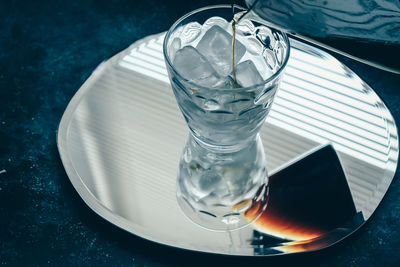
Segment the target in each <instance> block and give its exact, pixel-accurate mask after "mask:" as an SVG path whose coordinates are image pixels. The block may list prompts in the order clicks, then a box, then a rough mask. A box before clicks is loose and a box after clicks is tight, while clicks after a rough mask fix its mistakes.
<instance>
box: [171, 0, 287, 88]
mask: <svg viewBox="0 0 400 267" xmlns="http://www.w3.org/2000/svg"><path fill="white" fill-rule="evenodd" d="M234 6H235V8H238V9H241V10H243V11H245V10H246V9H245V8H244V7H241V6H239V5H234ZM224 8H229V9H231V8H232V6H231V5H227V4H225V5H211V6H205V7H202V8H198V9H195V10H193V11H191V12H189V13H186V14H185V15H183V16H182V17H180V18H179V19H178V20H177V21H175V23H174V24H172V26H171V27H170V28H169V30H168V32H167V33H166V35H165V37H164V42H163V54H164V59H165V61H166V63H167V65H168V66H169V67H170V69H171V70H172V71H173V72H174V74H175V75H177V76H178V77H179V78H180V79H182V80H184V81H185V82H186V83H188V84H189V85H192V86H193V87H194V88H199V89H204V90H213V91H224V92H238V91H246V90H249V89H255V88H258V87H260V86H263V85H265V84H267V83H269V82H270V81H272V80H274V79H275V78H276V77H278V76H279V75H280V74H281V73H282V71H283V69H284V68H285V66H286V65H287V62H288V61H289V55H290V41H289V38H288V37H287V35H286V34H285V33H284V32H283V31H280V30H278V29H276V28H273V27H270V26H267V27H268V28H270V29H274V30H276V31H278V32H279V33H280V34H282V36H283V39H284V40H285V42H286V43H287V52H286V55H285V58H284V60H283V63H282V65H281V66H280V67H279V69H278V70H277V71H276V72H274V73H273V74H272V75H271V76H270V77H268V79H266V80H264V81H263V82H262V83H258V84H254V85H251V86H247V87H240V88H213V87H207V86H203V85H199V84H196V83H195V82H192V81H190V80H188V79H187V78H185V77H183V76H182V75H181V74H180V73H179V72H178V71H177V70H176V69H175V67H174V66H173V64H172V62H171V60H170V58H169V56H168V53H167V42H168V40H169V38H170V36H171V34H172V32H173V31H174V30H175V29H176V28H177V26H178V25H179V24H180V23H181V22H182V21H183V20H185V19H186V18H188V17H190V16H192V15H194V14H197V13H200V12H203V11H207V10H210V9H224ZM265 26H266V25H265Z"/></svg>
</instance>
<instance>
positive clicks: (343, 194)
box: [57, 33, 398, 256]
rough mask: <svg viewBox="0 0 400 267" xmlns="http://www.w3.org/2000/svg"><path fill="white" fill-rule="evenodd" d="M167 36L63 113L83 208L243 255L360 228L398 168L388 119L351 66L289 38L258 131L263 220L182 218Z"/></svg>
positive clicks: (127, 55)
mask: <svg viewBox="0 0 400 267" xmlns="http://www.w3.org/2000/svg"><path fill="white" fill-rule="evenodd" d="M164 35H165V33H162V34H159V35H154V36H149V37H147V38H145V39H143V40H140V41H138V42H136V43H134V44H133V45H132V46H131V47H129V48H127V49H126V50H124V51H122V52H121V53H119V54H117V55H115V56H114V57H112V58H111V59H109V60H108V61H106V62H104V63H102V64H101V65H100V66H98V68H97V69H96V70H95V71H94V72H93V74H92V75H91V76H90V77H89V79H88V80H87V81H86V82H85V83H84V84H83V85H82V87H81V88H80V89H79V91H78V92H77V93H76V94H75V96H74V97H73V98H72V100H71V102H70V103H69V105H68V107H67V109H66V111H65V113H64V115H63V117H62V120H61V122H60V126H59V130H58V137H57V138H58V140H57V141H58V149H59V152H60V155H61V159H62V162H63V165H64V167H65V170H66V172H67V174H68V177H69V179H70V180H71V182H72V184H73V186H74V187H75V189H76V191H77V192H78V193H79V195H80V196H81V197H82V199H83V200H84V201H85V202H86V204H87V205H88V206H89V207H90V208H91V209H93V210H94V211H95V212H96V213H97V214H99V215H100V216H101V217H103V218H104V219H106V220H108V221H109V222H111V223H113V224H115V225H117V226H119V227H120V228H122V229H125V230H126V231H128V232H130V233H132V234H135V235H137V236H140V237H142V238H145V239H148V240H151V241H154V242H157V243H160V244H164V245H169V246H173V247H177V248H182V249H188V250H193V251H201V252H209V253H217V254H228V255H247V256H265V255H277V254H288V253H298V252H304V251H312V250H318V249H321V248H325V247H328V246H330V245H332V244H335V243H337V242H338V241H340V240H342V239H343V238H345V237H346V236H348V235H349V234H351V233H353V232H354V231H356V230H357V229H358V228H359V227H360V226H361V225H362V224H363V223H364V222H365V221H366V220H368V218H369V217H370V216H371V214H372V213H373V212H374V210H375V209H376V208H377V206H378V204H379V202H380V201H381V200H382V198H383V196H384V195H385V193H386V191H387V189H388V187H389V185H390V183H391V181H392V179H393V176H394V173H395V170H396V167H397V159H398V135H397V128H396V125H395V122H394V120H393V117H392V115H391V114H390V112H389V110H388V109H387V108H386V106H385V104H384V103H383V102H382V100H381V99H380V98H379V97H378V96H377V95H376V94H375V92H374V91H373V90H372V89H371V88H370V87H369V86H368V85H367V84H365V83H364V82H363V81H362V80H361V79H360V78H359V77H358V76H357V75H356V74H354V73H353V72H352V71H351V70H350V69H348V68H347V67H346V66H344V65H343V64H342V63H340V62H339V61H338V60H336V59H335V58H333V57H332V56H330V55H329V54H327V53H325V52H323V51H321V50H319V49H317V48H314V47H311V46H309V45H306V44H304V43H301V42H298V41H296V40H293V39H292V40H291V46H292V49H291V56H290V60H289V63H288V65H287V69H286V72H285V75H284V77H283V80H282V83H281V88H280V89H279V91H278V93H277V95H276V97H275V100H274V103H273V105H272V108H271V111H270V113H269V114H268V117H267V120H266V122H265V123H264V126H263V128H262V129H261V131H260V135H261V140H262V143H263V146H264V151H265V155H266V159H267V169H268V173H269V200H268V204H267V207H266V209H265V211H264V213H263V214H262V215H261V217H259V218H258V219H257V220H256V221H255V222H253V223H251V224H250V225H249V226H248V227H245V228H243V229H241V230H237V231H230V232H213V231H209V230H206V229H203V228H200V227H198V226H196V225H195V224H193V223H192V222H191V221H189V220H188V219H187V218H186V217H185V216H184V215H183V214H182V213H181V211H180V210H179V208H178V205H177V200H176V191H175V190H176V176H177V171H178V164H179V160H180V157H181V153H182V150H183V148H184V146H185V142H186V139H187V136H188V132H189V131H188V128H187V126H186V123H185V121H184V119H183V117H182V115H181V113H180V111H179V109H178V106H177V103H176V101H175V98H174V95H173V92H172V90H171V88H170V84H169V80H168V76H167V72H166V69H165V64H164V59H163V52H162V43H163V39H164Z"/></svg>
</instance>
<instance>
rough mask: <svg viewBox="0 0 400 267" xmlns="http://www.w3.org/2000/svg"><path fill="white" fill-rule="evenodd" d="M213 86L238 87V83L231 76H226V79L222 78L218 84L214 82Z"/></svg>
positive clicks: (222, 87)
mask: <svg viewBox="0 0 400 267" xmlns="http://www.w3.org/2000/svg"><path fill="white" fill-rule="evenodd" d="M213 87H214V88H220V89H232V88H237V87H238V84H236V83H235V81H234V80H233V78H232V77H231V76H226V77H225V78H224V79H223V78H221V79H220V80H219V81H218V82H217V83H216V84H214V86H213Z"/></svg>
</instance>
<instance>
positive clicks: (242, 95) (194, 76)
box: [164, 5, 290, 230]
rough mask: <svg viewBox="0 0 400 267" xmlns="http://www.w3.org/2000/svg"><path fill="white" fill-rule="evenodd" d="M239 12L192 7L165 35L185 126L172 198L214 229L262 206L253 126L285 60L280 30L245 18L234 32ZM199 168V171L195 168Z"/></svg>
mask: <svg viewBox="0 0 400 267" xmlns="http://www.w3.org/2000/svg"><path fill="white" fill-rule="evenodd" d="M244 12H245V9H243V8H241V7H238V6H235V8H234V9H232V7H231V6H230V5H217V6H209V7H204V8H201V9H198V10H195V11H193V12H190V13H188V14H186V15H184V16H183V17H182V18H180V19H179V20H178V21H177V22H175V24H174V25H172V27H171V28H170V29H169V31H168V32H167V34H166V37H165V40H164V57H165V62H166V66H167V71H168V75H169V79H170V81H171V86H172V89H173V92H174V94H175V97H176V100H177V103H178V106H179V108H180V110H181V112H182V114H183V117H184V118H185V121H186V123H187V125H188V127H189V129H190V136H189V139H188V142H187V145H186V147H185V150H184V153H183V154H182V159H181V164H180V172H179V174H178V183H177V196H178V203H179V205H180V207H181V208H182V210H183V211H184V213H185V214H186V215H187V216H188V217H189V218H190V219H191V220H192V221H194V222H195V223H197V224H199V225H201V226H204V227H206V228H208V229H212V230H232V229H237V228H240V227H243V226H245V225H247V224H248V223H249V221H247V220H246V219H245V218H244V216H243V214H245V213H246V212H250V211H251V212H256V213H257V214H261V212H262V209H263V207H262V205H261V206H260V203H259V201H260V199H261V198H260V194H264V193H265V192H266V190H264V189H262V190H261V188H265V185H266V181H267V174H266V168H265V158H264V155H263V154H264V152H263V151H262V156H261V155H260V149H262V145H261V140H260V139H259V136H258V132H259V130H260V127H261V126H262V125H263V123H264V121H265V118H266V116H267V114H268V111H269V110H270V107H271V104H272V102H273V99H274V96H275V93H276V91H277V89H278V87H279V83H280V80H281V78H282V75H283V73H284V68H285V66H286V63H287V61H288V58H289V50H290V44H289V40H288V38H287V36H286V35H285V34H284V33H283V32H280V31H278V30H276V29H272V28H269V27H267V26H265V25H261V24H259V23H257V22H255V21H251V20H249V19H243V20H239V21H238V22H237V23H236V24H235V32H234V31H233V27H232V23H231V21H232V19H233V17H235V19H236V20H238V18H239V17H240V16H241V15H242V14H244ZM233 34H235V37H236V38H234V41H233V38H232V35H233ZM232 42H234V46H233V45H232ZM233 47H234V53H232V51H233ZM232 63H233V64H232ZM188 148H189V149H188ZM188 151H191V152H192V154H191V156H190V157H189V156H188ZM193 151H194V152H193ZM239 155H241V156H239ZM243 157H247V158H248V159H249V160H244V159H243ZM213 158H214V160H213ZM238 158H240V160H238ZM217 159H219V160H217ZM252 160H253V161H256V162H257V164H255V165H254V166H253V165H252V164H251V161H252ZM202 164H203V165H204V166H203V165H202ZM228 166H229V167H228ZM232 166H236V167H235V168H233V167H232ZM249 166H252V167H251V168H249ZM252 168H253V170H252ZM254 168H256V169H257V170H258V171H256V172H254ZM232 169H236V171H227V170H232ZM185 170H189V171H185ZM198 170H201V171H200V172H201V173H202V174H201V175H199V173H197V174H193V173H195V172H196V171H198ZM208 170H213V171H208ZM204 173H207V175H205V174H204ZM227 173H229V175H227ZM254 173H256V174H254ZM216 181H218V182H216ZM224 187H225V188H224ZM212 188H215V190H212ZM211 198H212V201H209V200H210V199H211ZM262 199H263V198H262ZM238 207H241V208H238ZM255 207H257V208H256V210H255ZM199 215H201V216H200V217H201V218H199ZM203 215H204V216H205V218H206V219H204V216H203ZM256 217H257V216H253V218H256ZM202 218H203V219H202ZM227 218H228V219H227Z"/></svg>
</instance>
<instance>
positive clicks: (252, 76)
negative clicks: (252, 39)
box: [235, 60, 263, 87]
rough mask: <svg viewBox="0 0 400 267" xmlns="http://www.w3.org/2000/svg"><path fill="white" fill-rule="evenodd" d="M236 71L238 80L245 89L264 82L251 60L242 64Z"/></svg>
mask: <svg viewBox="0 0 400 267" xmlns="http://www.w3.org/2000/svg"><path fill="white" fill-rule="evenodd" d="M235 70H236V80H237V82H238V83H239V84H240V85H241V86H243V87H248V86H252V85H255V84H259V83H262V82H263V78H262V77H261V75H260V73H259V72H258V70H257V68H256V66H255V65H254V63H253V61H251V60H246V61H243V62H241V63H240V64H238V65H237V66H236V68H235Z"/></svg>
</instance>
